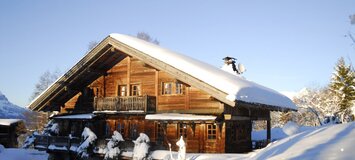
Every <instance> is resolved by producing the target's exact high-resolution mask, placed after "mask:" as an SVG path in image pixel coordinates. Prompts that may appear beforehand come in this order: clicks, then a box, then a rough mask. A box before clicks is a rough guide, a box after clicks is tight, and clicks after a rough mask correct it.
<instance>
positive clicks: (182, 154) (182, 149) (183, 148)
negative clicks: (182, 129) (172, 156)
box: [176, 136, 186, 160]
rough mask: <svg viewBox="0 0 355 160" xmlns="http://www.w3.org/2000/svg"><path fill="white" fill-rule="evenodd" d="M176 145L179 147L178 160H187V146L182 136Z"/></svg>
mask: <svg viewBox="0 0 355 160" xmlns="http://www.w3.org/2000/svg"><path fill="white" fill-rule="evenodd" d="M176 145H177V146H179V152H178V160H185V158H186V144H185V142H184V138H183V137H182V136H181V137H180V139H179V141H177V142H176Z"/></svg>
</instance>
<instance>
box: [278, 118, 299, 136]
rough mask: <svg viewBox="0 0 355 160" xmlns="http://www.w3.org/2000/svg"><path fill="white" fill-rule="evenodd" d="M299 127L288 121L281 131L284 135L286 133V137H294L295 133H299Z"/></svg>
mask: <svg viewBox="0 0 355 160" xmlns="http://www.w3.org/2000/svg"><path fill="white" fill-rule="evenodd" d="M299 128H300V127H299V126H298V124H297V123H295V122H292V121H288V122H287V123H286V124H285V125H284V126H283V127H282V131H283V132H284V133H286V134H287V135H289V136H291V135H294V134H296V133H298V131H299Z"/></svg>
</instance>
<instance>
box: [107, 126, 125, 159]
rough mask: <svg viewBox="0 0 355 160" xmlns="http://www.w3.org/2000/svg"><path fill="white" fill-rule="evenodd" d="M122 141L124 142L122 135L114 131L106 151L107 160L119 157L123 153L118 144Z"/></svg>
mask: <svg viewBox="0 0 355 160" xmlns="http://www.w3.org/2000/svg"><path fill="white" fill-rule="evenodd" d="M121 141H124V139H123V137H122V135H121V134H120V133H119V132H117V131H114V132H113V135H112V138H111V139H110V141H109V142H108V143H107V146H106V149H105V152H106V154H105V159H112V158H114V157H117V156H118V155H119V154H120V153H121V150H120V148H119V146H118V143H119V142H121Z"/></svg>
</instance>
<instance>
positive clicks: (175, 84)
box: [160, 81, 185, 96]
mask: <svg viewBox="0 0 355 160" xmlns="http://www.w3.org/2000/svg"><path fill="white" fill-rule="evenodd" d="M161 86H162V87H161V92H160V93H161V95H163V96H171V95H176V96H180V95H184V89H185V85H184V84H183V83H181V82H179V81H164V82H161ZM167 86H168V87H167Z"/></svg>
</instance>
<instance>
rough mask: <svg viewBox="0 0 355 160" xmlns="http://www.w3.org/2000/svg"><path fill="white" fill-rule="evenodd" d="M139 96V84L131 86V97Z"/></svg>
mask: <svg viewBox="0 0 355 160" xmlns="http://www.w3.org/2000/svg"><path fill="white" fill-rule="evenodd" d="M140 95H141V87H140V85H139V84H132V85H131V96H140Z"/></svg>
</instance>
